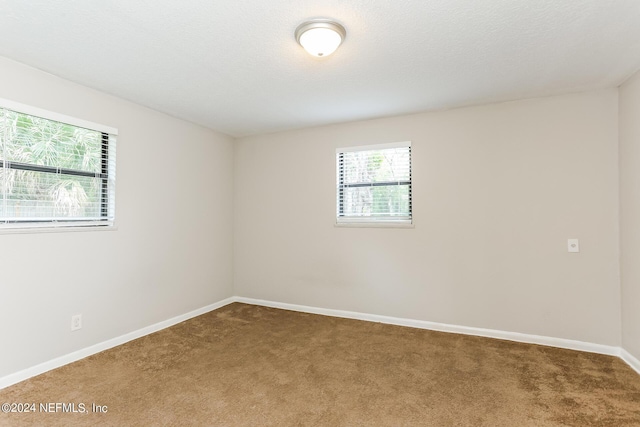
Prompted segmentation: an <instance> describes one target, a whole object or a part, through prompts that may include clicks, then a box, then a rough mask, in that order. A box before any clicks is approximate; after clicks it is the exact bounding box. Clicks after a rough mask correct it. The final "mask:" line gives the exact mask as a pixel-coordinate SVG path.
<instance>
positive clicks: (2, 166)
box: [0, 100, 117, 229]
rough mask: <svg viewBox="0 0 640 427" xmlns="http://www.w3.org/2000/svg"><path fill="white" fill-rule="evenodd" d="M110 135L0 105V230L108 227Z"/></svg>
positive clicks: (111, 163)
mask: <svg viewBox="0 0 640 427" xmlns="http://www.w3.org/2000/svg"><path fill="white" fill-rule="evenodd" d="M116 134H117V131H116V130H115V129H112V128H109V127H106V126H102V125H97V124H94V123H89V122H85V121H82V120H79V119H74V118H71V117H66V116H62V115H59V114H56V113H52V112H48V111H44V110H39V109H36V108H33V107H29V106H25V105H21V104H17V103H13V102H11V101H6V100H0V229H7V228H32V227H61V226H62V227H69V226H74V227H80V226H83V227H86V226H108V225H113V221H114V215H115V199H114V197H115V148H116V147H115V143H116V142H115V137H116Z"/></svg>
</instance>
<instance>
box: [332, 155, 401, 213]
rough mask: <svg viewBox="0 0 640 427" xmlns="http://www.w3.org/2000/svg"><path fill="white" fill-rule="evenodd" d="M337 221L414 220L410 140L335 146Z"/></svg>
mask: <svg viewBox="0 0 640 427" xmlns="http://www.w3.org/2000/svg"><path fill="white" fill-rule="evenodd" d="M336 162H337V215H336V218H337V222H338V223H347V222H395V223H409V224H410V223H411V222H412V203H411V142H400V143H393V144H380V145H374V146H366V147H350V148H343V149H338V150H336Z"/></svg>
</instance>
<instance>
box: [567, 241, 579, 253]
mask: <svg viewBox="0 0 640 427" xmlns="http://www.w3.org/2000/svg"><path fill="white" fill-rule="evenodd" d="M567 252H580V242H579V241H578V239H568V240H567Z"/></svg>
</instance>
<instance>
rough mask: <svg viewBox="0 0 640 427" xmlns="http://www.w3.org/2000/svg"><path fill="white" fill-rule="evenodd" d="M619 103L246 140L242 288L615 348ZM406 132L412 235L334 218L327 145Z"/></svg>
mask: <svg viewBox="0 0 640 427" xmlns="http://www.w3.org/2000/svg"><path fill="white" fill-rule="evenodd" d="M617 108H618V96H617V89H610V90H602V91H596V92H589V93H582V94H574V95H567V96H558V97H550V98H542V99H532V100H523V101H518V102H511V103H503V104H495V105H488V106H480V107H472V108H464V109H456V110H450V111H444V112H436V113H425V114H417V115H410V116H402V117H396V118H386V119H379V120H371V121H363V122H356V123H348V124H341V125H334V126H327V127H319V128H312V129H304V130H298V131H290V132H283V133H277V134H271V135H264V136H256V137H247V138H243V139H240V140H238V141H237V142H236V146H235V171H234V174H235V175H234V176H235V178H234V184H235V189H234V194H235V202H234V207H235V208H234V215H235V226H234V227H235V228H234V286H235V291H236V294H237V295H239V296H244V297H251V298H261V299H267V300H274V301H280V302H287V303H295V304H304V305H310V306H317V307H324V308H333V309H343V310H350V311H359V312H365V313H372V314H379V315H387V316H397V317H404V318H411V319H418V320H429V321H435V322H443V323H449V324H456V325H462V326H473V327H482V328H490V329H498V330H504V331H513V332H520V333H527V334H537V335H543V336H551V337H557V338H565V339H573V340H581V341H586V342H591V343H598V344H604V345H613V346H619V345H620V287H619V277H618V272H619V269H618V158H617V144H618V113H617ZM405 140H411V141H412V142H413V148H412V153H413V179H414V187H413V188H414V193H413V194H414V216H415V228H413V229H362V228H336V227H334V220H335V148H336V147H344V146H350V145H365V144H375V143H385V142H394V141H405ZM567 238H579V239H580V244H581V252H580V253H579V254H569V253H567V250H566V247H567Z"/></svg>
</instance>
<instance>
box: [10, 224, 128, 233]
mask: <svg viewBox="0 0 640 427" xmlns="http://www.w3.org/2000/svg"><path fill="white" fill-rule="evenodd" d="M117 230H118V227H117V226H115V225H97V226H96V225H93V226H84V227H82V226H57V227H46V226H42V227H4V228H3V227H0V234H40V233H77V232H83V231H117Z"/></svg>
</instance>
